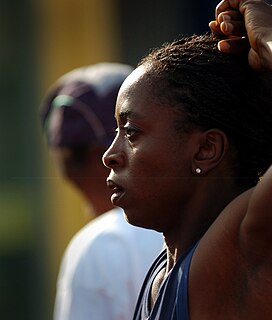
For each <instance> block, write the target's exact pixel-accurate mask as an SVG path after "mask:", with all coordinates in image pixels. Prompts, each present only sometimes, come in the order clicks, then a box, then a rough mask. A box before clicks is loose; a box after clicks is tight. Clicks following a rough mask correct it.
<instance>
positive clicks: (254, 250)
mask: <svg viewBox="0 0 272 320" xmlns="http://www.w3.org/2000/svg"><path fill="white" fill-rule="evenodd" d="M210 26H211V28H212V30H213V31H214V33H216V34H220V35H221V36H222V35H224V36H225V39H224V40H223V41H222V42H219V45H218V38H214V37H213V36H207V35H206V36H200V37H197V36H193V37H190V38H184V39H180V40H178V41H175V42H173V43H170V44H166V45H164V46H163V47H161V48H159V49H157V50H155V51H153V52H151V53H150V54H149V55H148V56H147V57H145V58H144V59H143V60H142V61H141V63H140V64H139V66H138V68H137V69H136V70H135V71H134V72H133V73H132V74H131V75H130V76H129V77H128V78H127V79H126V80H125V82H124V83H123V85H122V87H121V89H120V92H119V95H118V99H117V105H116V119H117V124H118V129H117V135H116V137H115V140H114V141H113V143H112V145H111V146H110V148H109V149H108V150H107V152H106V153H105V154H104V159H103V160H104V164H105V165H106V166H107V167H109V168H110V169H111V172H110V175H109V177H108V180H107V184H108V187H109V188H111V189H112V190H113V194H112V196H111V200H112V203H113V204H114V205H116V206H120V207H122V208H123V209H124V210H125V215H126V218H127V220H128V221H129V222H130V223H131V224H133V225H137V226H141V227H144V228H151V229H155V230H157V231H160V232H162V233H163V234H164V238H165V243H166V247H167V248H166V250H165V251H164V252H162V254H161V255H160V256H159V257H158V258H157V260H156V261H155V262H154V264H153V266H152V267H151V269H150V271H149V273H148V275H147V277H146V280H145V283H144V285H143V288H142V292H141V294H140V297H139V300H138V305H137V308H136V312H135V315H134V319H135V320H136V319H137V320H138V319H147V318H148V319H161V320H166V319H167V320H168V319H182V320H183V319H189V315H190V319H192V320H194V319H201V320H205V319H218V318H220V319H228V320H229V319H270V318H271V314H272V286H271V282H272V250H271V245H270V243H271V240H272V233H271V230H270V229H271V225H272V209H271V208H272V196H271V192H272V169H270V170H269V169H268V168H269V166H270V164H271V161H272V96H271V90H270V87H271V71H272V49H271V41H272V8H271V6H269V5H268V4H266V3H265V2H263V1H237V0H236V1H227V0H224V1H222V2H221V3H220V4H219V6H218V7H217V13H216V21H214V22H212V23H211V24H210ZM243 30H244V32H246V33H243ZM244 35H247V37H248V40H246V44H247V45H250V51H249V54H248V51H246V53H241V54H235V55H233V54H226V53H225V52H226V51H228V52H229V53H233V52H237V51H243V48H244V45H243V44H244V42H245V40H244V38H243V37H242V36H244ZM226 36H227V38H226ZM217 45H218V46H219V49H220V50H221V51H225V52H219V51H218V49H217ZM248 61H249V63H248ZM252 68H254V69H255V70H258V71H259V73H257V72H256V71H254V70H253V69H252ZM263 69H264V70H266V71H269V72H266V73H262V72H261V70H263ZM269 83H270V86H269ZM261 177H262V179H261V181H260V182H259V180H260V178H261ZM189 271H190V274H189Z"/></svg>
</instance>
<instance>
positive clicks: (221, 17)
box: [218, 13, 231, 23]
mask: <svg viewBox="0 0 272 320" xmlns="http://www.w3.org/2000/svg"><path fill="white" fill-rule="evenodd" d="M230 20H231V17H230V16H229V15H227V14H224V13H221V14H220V15H219V16H218V22H219V23H222V22H223V21H230Z"/></svg>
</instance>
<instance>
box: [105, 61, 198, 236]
mask: <svg viewBox="0 0 272 320" xmlns="http://www.w3.org/2000/svg"><path fill="white" fill-rule="evenodd" d="M146 78H147V76H146V74H145V69H144V67H142V66H141V67H139V68H137V69H136V70H135V71H134V72H133V73H132V74H131V75H130V76H129V77H128V78H127V80H126V81H125V82H124V84H123V85H122V87H121V90H120V93H119V96H118V99H117V105H116V120H117V124H118V127H117V135H116V137H115V139H114V141H113V143H112V145H111V146H110V148H109V149H108V150H107V151H106V153H105V154H104V158H103V160H104V163H105V165H106V166H107V167H109V168H110V169H111V172H110V175H109V177H108V186H109V187H110V188H112V189H113V194H112V197H111V200H112V203H113V204H114V205H116V206H120V207H122V208H123V209H124V210H125V214H126V217H127V220H128V221H129V222H130V223H132V224H134V225H137V226H142V227H147V228H152V229H155V230H158V231H163V229H165V228H170V227H171V224H173V223H175V222H174V221H175V220H176V218H175V216H176V215H180V212H181V211H180V210H182V207H183V206H186V202H187V200H188V197H189V194H190V192H191V188H190V183H191V182H190V181H191V180H192V179H188V177H190V176H191V157H192V151H193V148H192V144H191V140H192V139H193V135H194V134H192V135H190V136H189V135H186V136H184V137H181V134H179V135H177V132H176V131H175V127H174V120H175V113H174V112H173V109H172V108H171V107H168V106H164V105H161V104H160V103H159V101H158V100H157V99H156V97H155V96H154V92H153V90H152V84H150V81H147V79H146ZM148 80H150V79H148ZM171 217H172V218H173V219H171Z"/></svg>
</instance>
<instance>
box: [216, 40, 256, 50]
mask: <svg viewBox="0 0 272 320" xmlns="http://www.w3.org/2000/svg"><path fill="white" fill-rule="evenodd" d="M218 49H219V51H222V52H225V53H241V52H246V51H248V50H249V49H250V45H249V42H248V40H247V38H245V37H243V38H233V39H226V40H221V41H219V42H218Z"/></svg>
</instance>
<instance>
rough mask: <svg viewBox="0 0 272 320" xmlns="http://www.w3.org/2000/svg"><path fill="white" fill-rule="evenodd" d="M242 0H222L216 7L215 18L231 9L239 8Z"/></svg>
mask: <svg viewBox="0 0 272 320" xmlns="http://www.w3.org/2000/svg"><path fill="white" fill-rule="evenodd" d="M239 2H240V0H222V1H221V2H220V3H219V4H218V5H217V6H216V8H215V18H216V19H217V18H218V16H219V14H220V13H222V12H224V11H229V10H231V9H236V10H238V9H239Z"/></svg>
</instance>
